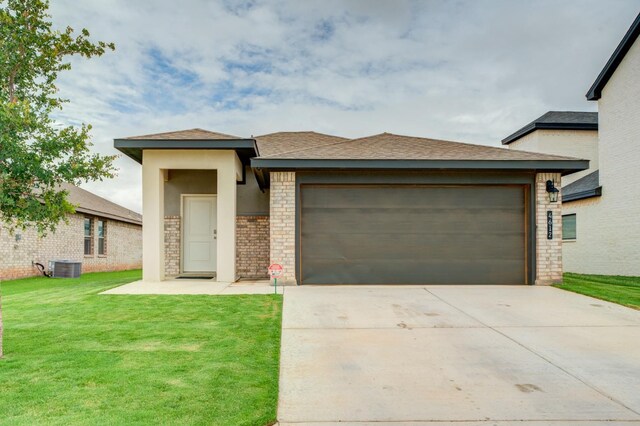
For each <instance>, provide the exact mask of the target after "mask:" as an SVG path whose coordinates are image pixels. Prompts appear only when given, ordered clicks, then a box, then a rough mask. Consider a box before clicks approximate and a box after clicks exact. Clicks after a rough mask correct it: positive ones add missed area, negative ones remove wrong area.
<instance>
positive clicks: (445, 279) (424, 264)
mask: <svg viewBox="0 0 640 426" xmlns="http://www.w3.org/2000/svg"><path fill="white" fill-rule="evenodd" d="M520 265H521V262H520V261H519V260H512V261H506V262H505V261H500V262H498V261H493V262H488V263H486V262H446V263H444V264H443V263H442V262H440V261H437V260H413V259H385V260H383V261H381V262H380V263H379V264H377V265H373V266H372V265H371V263H370V262H368V261H366V260H360V261H357V260H349V261H346V260H342V262H341V261H337V260H335V259H327V260H325V261H320V262H318V263H317V264H316V266H317V268H314V269H313V270H312V271H311V272H310V273H309V274H308V275H307V276H306V281H305V283H306V284H345V283H346V284H463V285H464V284H522V279H521V278H520V276H515V275H514V276H513V277H508V276H505V274H504V273H503V269H504V268H505V267H507V268H512V269H514V270H516V269H519V268H520V267H521V266H520ZM425 270H428V271H429V272H428V273H425V272H423V271H425ZM522 272H523V273H524V271H522ZM363 276H366V277H367V280H366V281H365V280H362V277H363ZM425 279H428V280H429V281H428V282H425Z"/></svg>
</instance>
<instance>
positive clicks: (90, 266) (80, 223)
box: [0, 185, 142, 280]
mask: <svg viewBox="0 0 640 426" xmlns="http://www.w3.org/2000/svg"><path fill="white" fill-rule="evenodd" d="M64 189H66V190H68V191H69V201H70V202H71V203H73V204H75V205H77V206H78V207H77V208H76V213H75V214H71V215H69V217H68V220H69V223H68V224H65V223H61V224H60V225H59V226H58V228H57V230H56V232H55V233H49V234H48V235H47V236H46V237H42V238H41V237H38V235H37V232H36V231H35V230H33V229H27V230H25V231H21V230H16V231H15V232H14V234H13V235H12V234H10V233H9V231H8V229H7V228H5V227H2V226H0V280H8V279H14V278H23V277H29V276H34V275H39V274H40V272H39V271H38V270H37V269H36V268H35V267H34V266H33V263H32V262H38V263H41V264H43V265H44V266H45V267H47V268H48V263H49V261H50V260H60V259H66V260H73V261H81V262H82V272H83V273H84V272H98V271H118V270H125V269H135V268H140V267H141V266H142V216H141V215H140V214H138V213H135V212H133V211H131V210H128V209H126V208H124V207H122V206H120V205H118V204H115V203H112V202H111V201H108V200H105V199H104V198H101V197H99V196H97V195H95V194H92V193H91V192H89V191H86V190H84V189H81V188H78V187H75V186H72V185H65V186H64Z"/></svg>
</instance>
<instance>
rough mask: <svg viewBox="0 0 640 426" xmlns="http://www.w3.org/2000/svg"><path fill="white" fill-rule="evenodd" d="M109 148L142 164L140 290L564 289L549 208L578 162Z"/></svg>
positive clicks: (260, 146)
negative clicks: (269, 286)
mask: <svg viewBox="0 0 640 426" xmlns="http://www.w3.org/2000/svg"><path fill="white" fill-rule="evenodd" d="M114 145H115V147H116V148H117V149H118V150H120V151H121V152H123V153H124V154H126V155H127V156H129V157H130V158H131V159H133V160H135V161H137V162H138V163H140V164H141V165H142V176H143V184H142V185H143V186H142V193H143V210H144V213H145V215H144V228H143V242H144V244H143V245H144V250H143V280H144V281H151V282H155V281H162V280H165V279H172V278H174V277H176V276H189V277H191V278H196V277H197V278H209V279H211V278H215V279H216V280H217V281H222V282H233V281H236V280H238V279H242V278H264V277H266V270H267V266H268V265H269V263H270V262H277V263H281V264H282V265H283V267H284V274H283V276H282V277H281V280H279V281H280V282H284V283H286V284H292V285H294V284H298V285H303V284H549V283H552V282H555V281H560V280H562V255H561V247H562V241H561V233H562V222H561V197H560V198H559V199H558V200H554V195H558V190H557V188H553V187H549V186H548V185H547V183H548V182H549V181H551V182H553V181H555V182H557V183H558V186H559V182H560V179H561V176H569V175H570V174H572V173H574V172H580V171H583V170H586V169H587V168H588V167H589V162H588V161H587V160H579V159H576V158H572V157H566V156H557V155H549V154H539V153H530V152H520V151H515V150H509V149H504V148H496V147H489V146H480V145H473V144H465V143H459V142H450V141H442V140H435V139H428V138H421V137H411V136H401V135H394V134H389V133H383V134H379V135H374V136H369V137H364V138H358V139H347V138H342V137H338V136H332V135H325V134H319V133H315V132H278V133H272V134H268V135H263V136H257V137H249V138H241V137H236V136H231V135H227V134H222V133H216V132H211V131H207V130H202V129H191V130H183V131H176V132H167V133H159V134H152V135H144V136H135V137H128V138H122V139H116V140H115V141H114Z"/></svg>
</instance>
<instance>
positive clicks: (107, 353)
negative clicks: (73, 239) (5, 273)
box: [0, 271, 282, 425]
mask: <svg viewBox="0 0 640 426" xmlns="http://www.w3.org/2000/svg"><path fill="white" fill-rule="evenodd" d="M139 278H140V271H125V272H110V273H95V274H86V275H83V276H82V278H80V279H50V278H28V279H23V280H15V281H5V282H3V283H2V284H1V290H2V301H3V314H4V315H3V316H4V323H5V358H4V359H2V360H0V424H6V425H34V424H47V425H51V424H57V425H86V424H114V425H116V424H202V425H214V424H215V425H265V424H268V423H270V422H273V421H274V420H275V418H276V405H277V398H278V365H279V351H280V319H281V307H282V297H281V296H275V295H264V296H258V295H246V296H218V297H216V296H138V295H133V296H126V295H98V293H99V292H101V291H103V290H106V289H108V288H111V287H115V286H117V285H119V284H122V283H127V282H130V281H135V280H137V279H139Z"/></svg>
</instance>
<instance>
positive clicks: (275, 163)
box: [251, 158, 589, 174]
mask: <svg viewBox="0 0 640 426" xmlns="http://www.w3.org/2000/svg"><path fill="white" fill-rule="evenodd" d="M251 167H254V168H265V169H416V170H427V169H476V170H478V169H496V170H499V169H503V170H546V171H561V172H563V174H568V173H572V172H574V171H580V170H586V169H588V168H589V160H309V159H306V160H305V159H261V158H252V159H251Z"/></svg>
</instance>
